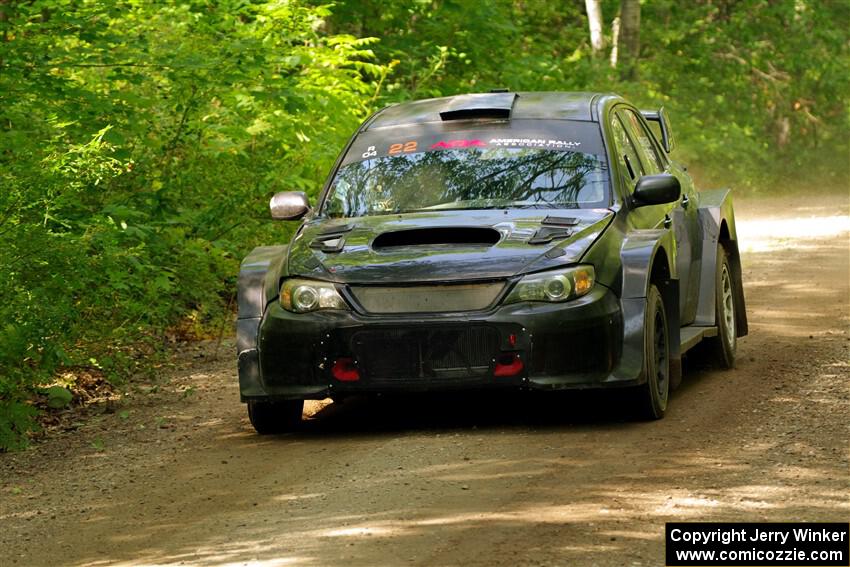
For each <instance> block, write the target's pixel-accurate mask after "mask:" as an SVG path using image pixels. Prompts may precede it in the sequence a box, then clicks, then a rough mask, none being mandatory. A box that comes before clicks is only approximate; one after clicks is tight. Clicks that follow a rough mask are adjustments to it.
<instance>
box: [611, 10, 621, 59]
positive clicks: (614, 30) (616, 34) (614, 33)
mask: <svg viewBox="0 0 850 567" xmlns="http://www.w3.org/2000/svg"><path fill="white" fill-rule="evenodd" d="M611 38H612V41H611V67H613V68H615V69H616V68H617V56H618V55H619V53H618V52H617V47H618V46H619V41H620V16H617V17H616V18H614V21H613V22H611Z"/></svg>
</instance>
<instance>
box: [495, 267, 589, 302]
mask: <svg viewBox="0 0 850 567" xmlns="http://www.w3.org/2000/svg"><path fill="white" fill-rule="evenodd" d="M595 279H596V272H594V270H593V266H576V267H574V268H567V269H565V270H557V271H552V272H542V273H539V274H531V275H529V276H525V277H524V278H522V279H521V280H519V281H518V282H517V284H516V285H515V286H514V288H513V289H512V290H511V293H509V294H508V296H507V297H506V298H505V301H504V302H505V303H517V302H520V301H549V302H555V303H557V302H561V301H567V300H568V299H575V298H576V297H581V296H582V295H585V294H587V293H588V292H589V291H590V290H591V289H593V282H594V280H595Z"/></svg>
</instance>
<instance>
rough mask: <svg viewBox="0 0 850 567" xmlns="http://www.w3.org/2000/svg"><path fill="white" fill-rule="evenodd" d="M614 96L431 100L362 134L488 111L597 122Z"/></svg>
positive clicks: (378, 117)
mask: <svg viewBox="0 0 850 567" xmlns="http://www.w3.org/2000/svg"><path fill="white" fill-rule="evenodd" d="M612 97H616V95H610V94H605V93H591V92H490V93H473V94H462V95H456V96H447V97H441V98H429V99H424V100H417V101H412V102H405V103H401V104H396V105H392V106H388V107H386V108H384V109H383V110H380V111H378V112H377V113H376V114H375V115H374V116H372V118H371V119H369V120H368V121H367V122H366V124H364V125H363V128H362V129H361V131H364V130H374V129H378V128H386V127H394V126H405V125H411V124H423V123H429V122H437V123H440V122H446V121H448V120H452V119H453V118H452V117H454V118H455V119H456V118H475V117H488V116H484V113H486V112H487V111H492V112H493V115H492V116H489V117H490V118H494V117H500V113H504V115H503V116H501V117H502V118H508V116H509V117H510V119H512V120H523V119H529V120H582V121H597V113H596V106H597V103H598V102H599V101H600V100H601V99H602V98H605V99H608V98H612ZM616 98H619V97H616ZM464 113H465V114H464ZM476 113H478V114H476Z"/></svg>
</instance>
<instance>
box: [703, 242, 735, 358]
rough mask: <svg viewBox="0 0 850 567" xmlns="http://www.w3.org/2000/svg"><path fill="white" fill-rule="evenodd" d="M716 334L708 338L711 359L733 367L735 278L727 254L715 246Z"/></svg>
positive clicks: (720, 247) (721, 248) (723, 249)
mask: <svg viewBox="0 0 850 567" xmlns="http://www.w3.org/2000/svg"><path fill="white" fill-rule="evenodd" d="M714 309H715V323H716V324H717V336H716V337H712V338H711V339H709V340H710V345H711V351H712V355H711V358H712V361H713V362H714V363H715V364H717V365H718V366H720V367H721V368H724V369H729V368H734V367H735V356H736V353H737V350H738V333H737V329H736V327H735V325H736V323H735V280H734V279H733V276H732V270H731V269H730V267H729V255H728V254H727V253H726V249H725V248H723V246H722V245H721V246H718V247H717V272H716V273H715V295H714Z"/></svg>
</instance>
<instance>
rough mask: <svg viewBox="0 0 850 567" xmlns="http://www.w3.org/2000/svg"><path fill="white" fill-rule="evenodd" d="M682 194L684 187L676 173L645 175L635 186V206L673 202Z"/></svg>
mask: <svg viewBox="0 0 850 567" xmlns="http://www.w3.org/2000/svg"><path fill="white" fill-rule="evenodd" d="M681 194H682V187H681V185H679V179H678V178H677V177H676V176H675V175H670V174H669V173H659V174H657V175H644V176H643V177H641V178H640V179H638V182H637V186H635V192H634V199H635V206H636V207H642V206H645V205H662V204H664V203H672V202H673V201H676V200H678V199H679V195H681Z"/></svg>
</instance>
